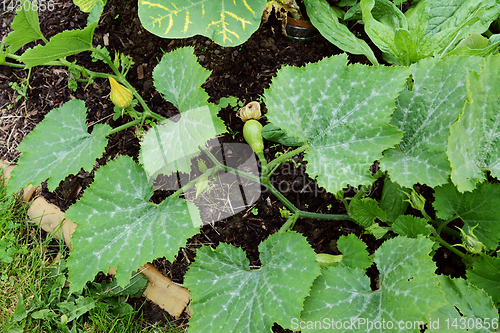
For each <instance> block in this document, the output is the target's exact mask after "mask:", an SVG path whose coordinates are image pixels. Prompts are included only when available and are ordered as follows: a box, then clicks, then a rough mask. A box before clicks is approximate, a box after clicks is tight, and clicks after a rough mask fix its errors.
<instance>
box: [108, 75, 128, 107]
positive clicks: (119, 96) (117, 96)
mask: <svg viewBox="0 0 500 333" xmlns="http://www.w3.org/2000/svg"><path fill="white" fill-rule="evenodd" d="M109 84H110V85H111V94H110V96H109V97H110V98H111V101H112V102H113V104H114V105H116V106H118V107H119V108H126V107H127V106H129V105H130V104H132V98H133V96H132V92H131V91H130V90H129V89H128V88H126V87H124V86H122V85H121V84H119V83H118V82H116V80H115V79H114V78H112V77H109Z"/></svg>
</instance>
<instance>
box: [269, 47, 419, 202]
mask: <svg viewBox="0 0 500 333" xmlns="http://www.w3.org/2000/svg"><path fill="white" fill-rule="evenodd" d="M409 74H410V73H409V69H407V68H403V67H385V66H376V67H375V66H364V65H360V64H355V65H350V66H347V55H346V54H341V55H337V56H333V57H330V58H325V59H323V60H321V61H319V62H317V63H312V64H307V65H306V66H305V67H301V68H296V67H290V66H285V67H283V68H282V69H280V70H279V71H278V75H277V77H276V78H274V79H273V83H272V84H271V87H270V88H269V89H267V90H266V91H265V93H264V95H265V99H266V106H267V109H268V112H267V114H266V115H267V118H268V119H269V121H270V122H271V123H272V124H273V125H275V126H277V127H279V128H281V129H283V130H284V131H285V132H286V133H287V135H288V136H291V137H296V138H297V139H298V140H299V141H301V142H304V144H307V145H309V146H310V147H311V148H312V149H310V150H308V151H307V152H306V153H305V160H307V161H308V165H307V173H308V174H309V175H310V176H311V178H316V177H317V180H318V184H319V186H321V187H324V188H325V189H326V190H327V191H329V192H332V193H336V192H337V191H339V190H341V189H342V188H344V187H346V186H347V184H351V185H353V186H357V185H360V184H365V185H367V184H371V183H372V182H373V178H372V177H371V174H370V171H369V167H370V166H371V165H372V164H373V162H374V161H375V160H377V159H379V158H380V157H381V156H382V151H383V150H384V149H386V148H389V147H393V146H394V145H395V144H397V143H398V142H399V141H400V139H401V137H402V133H401V132H399V131H398V130H397V129H396V128H395V127H394V126H392V125H389V121H390V116H391V113H392V111H393V109H394V106H395V104H394V101H395V99H396V97H397V95H398V93H399V91H400V90H401V89H402V88H403V85H404V82H405V80H406V78H407V77H408V76H409ZM380 87H384V89H380Z"/></svg>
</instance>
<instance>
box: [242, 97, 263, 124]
mask: <svg viewBox="0 0 500 333" xmlns="http://www.w3.org/2000/svg"><path fill="white" fill-rule="evenodd" d="M236 115H237V116H238V117H240V118H241V120H242V121H243V122H247V120H250V119H255V120H259V119H260V118H261V116H262V113H261V112H260V104H259V103H258V102H250V103H248V104H247V105H245V106H244V107H242V108H241V109H239V111H238V113H237V114H236Z"/></svg>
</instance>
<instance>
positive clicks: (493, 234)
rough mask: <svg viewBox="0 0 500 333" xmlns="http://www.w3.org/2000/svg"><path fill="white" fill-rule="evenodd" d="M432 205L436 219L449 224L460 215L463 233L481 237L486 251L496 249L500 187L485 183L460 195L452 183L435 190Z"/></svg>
mask: <svg viewBox="0 0 500 333" xmlns="http://www.w3.org/2000/svg"><path fill="white" fill-rule="evenodd" d="M434 197H435V198H436V200H435V201H434V202H433V203H432V205H433V206H434V209H436V211H437V212H436V216H437V217H438V218H440V219H443V220H447V219H450V218H452V217H453V215H457V217H458V218H460V219H462V221H464V226H463V228H462V230H464V232H467V233H469V230H471V229H472V228H474V229H473V231H472V233H473V234H474V235H476V236H477V238H478V239H479V241H481V242H482V243H483V244H484V245H485V246H486V248H488V249H492V250H493V249H496V248H497V246H498V242H499V240H500V222H499V216H500V185H499V184H491V183H487V182H486V183H484V184H482V185H480V186H479V187H478V188H477V189H475V190H474V191H473V192H465V193H460V192H459V191H458V190H457V188H456V187H455V186H453V184H451V183H448V184H446V185H444V186H440V187H436V188H435V189H434Z"/></svg>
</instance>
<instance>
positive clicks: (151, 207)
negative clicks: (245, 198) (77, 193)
mask: <svg viewBox="0 0 500 333" xmlns="http://www.w3.org/2000/svg"><path fill="white" fill-rule="evenodd" d="M152 195H153V189H152V188H151V187H150V186H149V184H148V181H147V177H146V173H145V172H144V169H142V168H141V167H140V166H139V165H137V164H136V163H135V162H134V161H132V159H131V158H130V157H128V156H120V157H118V158H117V159H116V160H114V161H111V162H109V163H108V164H106V165H105V166H103V167H101V168H99V169H98V170H97V171H96V173H95V178H94V183H92V185H91V186H90V187H89V188H88V189H86V190H85V193H84V195H83V197H82V198H81V199H80V200H79V201H78V202H77V203H76V204H74V205H73V206H71V207H70V208H69V209H68V211H67V212H66V217H67V218H69V219H70V220H71V221H73V222H76V223H78V227H77V228H76V231H75V233H74V234H73V236H72V241H73V250H72V251H71V254H70V257H69V259H68V268H69V280H70V282H71V287H70V289H71V290H72V291H76V290H80V289H81V288H83V286H84V285H85V283H86V282H87V281H91V280H92V279H93V278H94V276H95V275H96V274H97V273H98V272H100V271H104V272H107V271H108V270H109V268H111V267H116V269H117V271H116V281H117V283H118V284H119V285H120V286H122V287H123V286H126V285H127V284H128V281H129V279H130V277H131V272H132V271H133V270H137V269H138V268H139V266H140V265H143V264H145V263H146V262H148V261H150V260H153V259H156V258H158V257H163V256H165V257H166V258H167V260H172V261H173V260H174V259H175V255H176V254H177V252H178V251H179V248H180V247H181V246H183V245H185V243H186V240H187V239H188V238H190V237H192V236H193V235H195V234H196V233H197V232H198V230H199V226H200V225H201V220H200V215H199V211H198V208H196V206H195V205H194V204H192V203H190V202H186V201H185V200H184V199H179V198H173V199H169V198H167V199H166V200H165V201H163V202H162V203H160V204H159V205H156V204H153V203H151V202H149V199H150V198H151V196H152Z"/></svg>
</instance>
